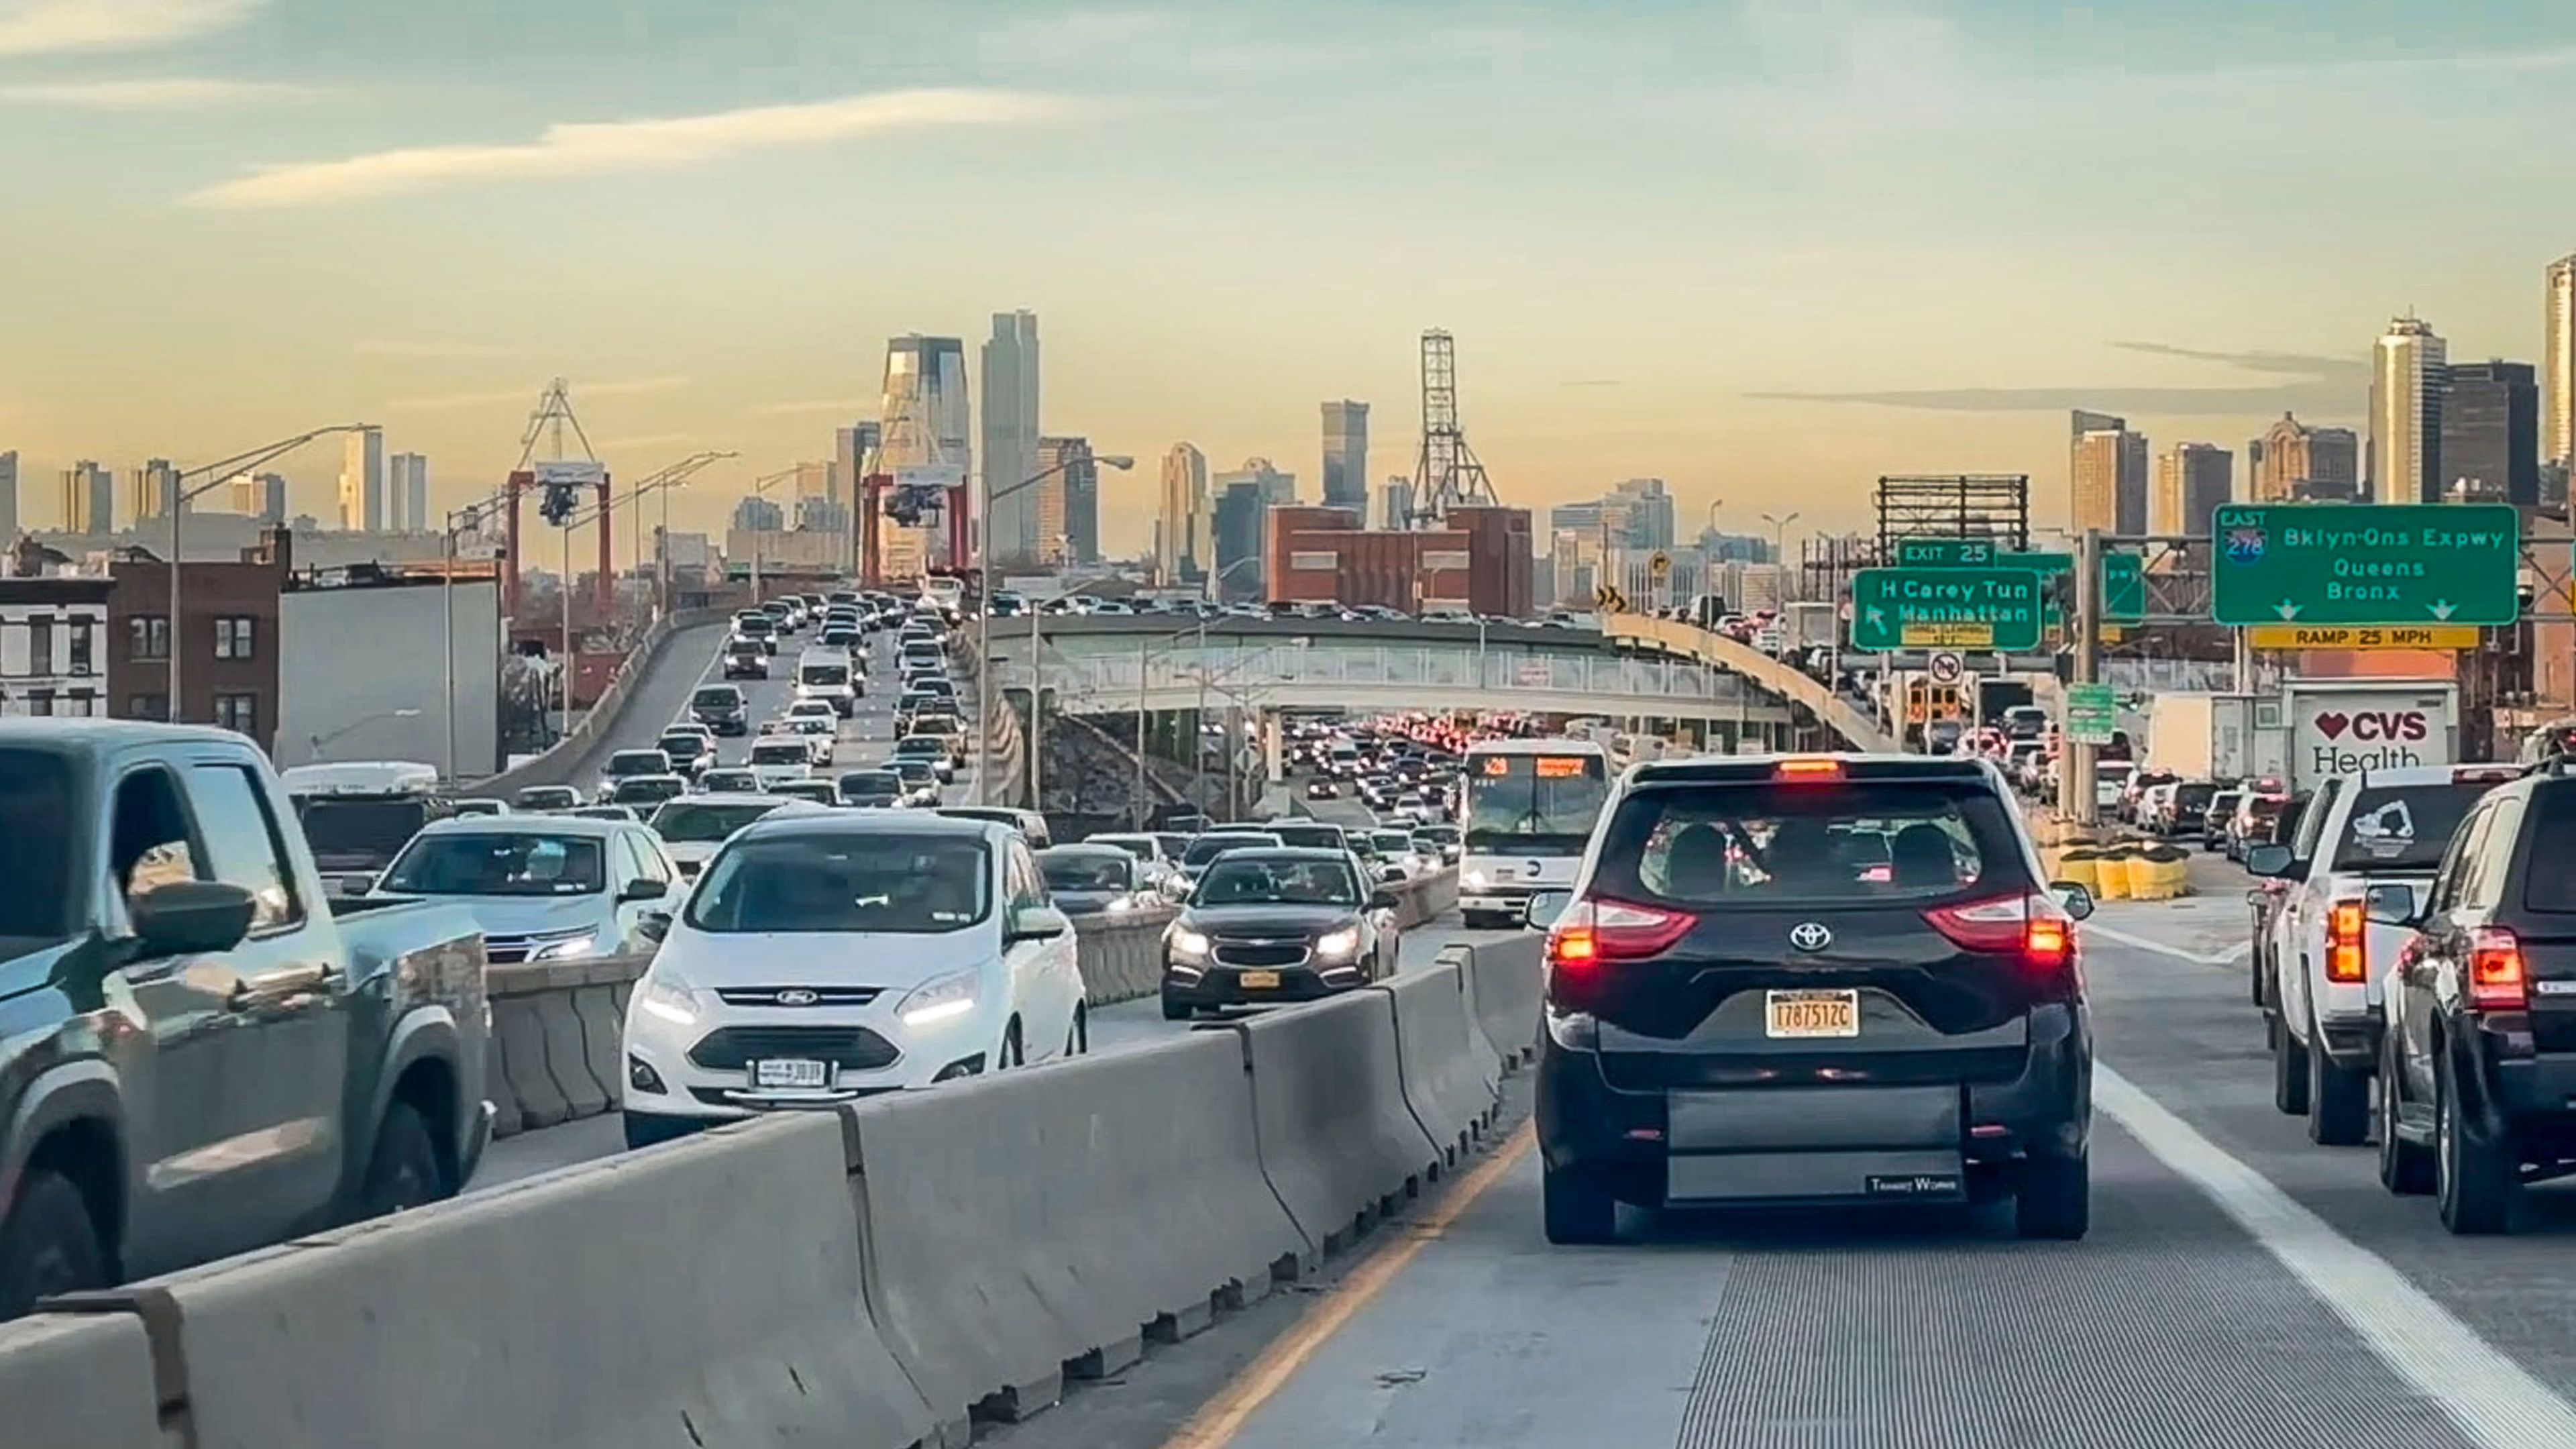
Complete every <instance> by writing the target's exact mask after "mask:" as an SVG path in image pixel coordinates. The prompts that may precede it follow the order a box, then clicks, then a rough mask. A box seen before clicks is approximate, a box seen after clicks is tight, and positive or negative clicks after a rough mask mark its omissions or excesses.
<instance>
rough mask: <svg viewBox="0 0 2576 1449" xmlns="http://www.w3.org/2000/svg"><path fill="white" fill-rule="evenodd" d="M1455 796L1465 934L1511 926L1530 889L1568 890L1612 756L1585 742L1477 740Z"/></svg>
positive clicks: (1606, 788) (1604, 795) (1606, 785)
mask: <svg viewBox="0 0 2576 1449" xmlns="http://www.w3.org/2000/svg"><path fill="white" fill-rule="evenodd" d="M1458 791H1459V797H1460V799H1459V806H1460V814H1459V824H1460V825H1461V826H1462V827H1464V832H1465V834H1464V841H1463V844H1464V849H1463V851H1462V852H1461V855H1460V859H1459V861H1458V909H1459V913H1460V914H1461V915H1463V916H1464V917H1465V918H1466V922H1467V925H1468V926H1470V927H1487V928H1496V929H1508V928H1510V927H1514V926H1517V925H1519V924H1520V922H1521V916H1522V913H1523V912H1524V911H1525V910H1526V909H1527V908H1528V905H1529V898H1530V893H1531V892H1532V891H1537V890H1547V889H1569V888H1571V887H1572V886H1573V884H1574V870H1575V867H1576V866H1577V865H1579V864H1581V863H1582V860H1583V851H1584V847H1585V846H1587V845H1589V844H1591V842H1592V827H1593V826H1594V825H1595V824H1597V823H1599V821H1600V819H1601V806H1602V803H1603V802H1604V801H1605V800H1607V799H1608V798H1609V795H1610V752H1609V751H1607V750H1605V749H1603V748H1602V747H1601V746H1600V745H1599V744H1597V743H1595V742H1593V741H1591V740H1571V739H1497V740H1480V741H1478V742H1476V743H1474V744H1472V745H1469V746H1468V747H1467V761H1466V770H1465V772H1464V773H1463V774H1462V775H1461V776H1460V777H1459V782H1458Z"/></svg>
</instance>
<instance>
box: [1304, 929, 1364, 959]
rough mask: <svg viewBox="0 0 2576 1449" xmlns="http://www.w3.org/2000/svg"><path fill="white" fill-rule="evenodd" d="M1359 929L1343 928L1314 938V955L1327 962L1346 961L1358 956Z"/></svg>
mask: <svg viewBox="0 0 2576 1449" xmlns="http://www.w3.org/2000/svg"><path fill="white" fill-rule="evenodd" d="M1359 949H1360V928H1359V927H1357V926H1344V927H1342V928H1341V929H1340V930H1338V931H1327V932H1326V933H1324V934H1323V935H1321V936H1318V937H1316V938H1315V954H1316V955H1317V956H1319V957H1321V958H1323V959H1324V960H1327V961H1347V960H1349V959H1350V958H1351V957H1353V956H1355V955H1357V954H1359Z"/></svg>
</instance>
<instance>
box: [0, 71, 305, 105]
mask: <svg viewBox="0 0 2576 1449" xmlns="http://www.w3.org/2000/svg"><path fill="white" fill-rule="evenodd" d="M313 94H314V93H313V92H312V91H310V90H308V89H306V88H305V87H303V86H290V85H273V84H270V83H268V82H265V81H230V80H211V79H205V78H202V77H196V76H161V77H155V78H152V79H139V80H95V81H53V82H47V83H40V84H33V85H12V86H0V101H10V102H14V103H16V104H18V105H26V106H67V107H71V108H73V109H75V110H85V111H210V110H215V109H217V108H219V107H224V106H250V105H263V104H268V103H272V102H278V101H298V100H304V99H306V98H308V97H310V96H312V95H313Z"/></svg>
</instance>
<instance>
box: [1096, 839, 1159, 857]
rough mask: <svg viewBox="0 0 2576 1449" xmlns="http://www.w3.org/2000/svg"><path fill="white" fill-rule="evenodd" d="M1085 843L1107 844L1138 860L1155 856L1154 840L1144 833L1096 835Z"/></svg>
mask: <svg viewBox="0 0 2576 1449" xmlns="http://www.w3.org/2000/svg"><path fill="white" fill-rule="evenodd" d="M1083 844H1085V845H1106V846H1111V847H1113V848H1115V849H1118V850H1123V851H1125V852H1127V853H1128V854H1129V855H1131V856H1133V857H1135V858H1136V859H1138V860H1152V859H1153V858H1154V842H1153V841H1152V840H1151V839H1149V838H1148V837H1145V836H1142V835H1095V836H1093V837H1091V838H1090V839H1089V840H1086V841H1084V842H1083Z"/></svg>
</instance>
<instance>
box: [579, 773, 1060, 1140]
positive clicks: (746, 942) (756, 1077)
mask: <svg viewBox="0 0 2576 1449" xmlns="http://www.w3.org/2000/svg"><path fill="white" fill-rule="evenodd" d="M662 930H663V932H664V937H663V941H662V947H661V951H660V952H659V954H657V955H656V956H655V957H654V959H653V965H652V969H651V970H649V971H648V972H646V973H645V975H644V977H643V979H642V980H640V981H638V982H636V984H635V992H634V997H633V999H632V1001H631V1002H630V1003H629V1005H628V1008H627V1013H626V1029H625V1056H626V1078H627V1080H626V1105H625V1115H626V1140H627V1142H628V1144H629V1145H630V1146H642V1145H644V1144H646V1143H650V1142H658V1141H663V1140H666V1139H669V1138H672V1137H675V1136H679V1135H681V1134H683V1133H686V1132H689V1131H692V1130H695V1129H697V1128H701V1127H707V1126H711V1125H714V1124H716V1123H720V1122H727V1121H734V1120H738V1119H741V1118H744V1117H749V1116H752V1115H754V1114H756V1113H760V1112H764V1111H774V1110H781V1109H794V1108H800V1107H814V1106H820V1105H825V1104H828V1103H833V1102H844V1101H849V1100H851V1099H853V1098H857V1097H863V1096H868V1095H871V1094H874V1093H878V1092H885V1091H894V1090H899V1089H904V1088H917V1087H927V1086H931V1085H933V1084H935V1083H938V1082H944V1081H950V1080H954V1079H956V1078H960V1077H971V1076H976V1075H979V1074H981V1073H984V1072H989V1071H996V1070H1005V1069H1008V1068H1012V1067H1017V1066H1021V1065H1024V1064H1026V1063H1030V1062H1037V1061H1045V1060H1048V1059H1051V1058H1055V1057H1059V1056H1064V1055H1069V1054H1076V1053H1080V1052H1082V1051H1084V1050H1086V1049H1087V1048H1088V1046H1089V1042H1090V1026H1089V1011H1088V1008H1087V1005H1086V1001H1085V996H1084V991H1083V983H1082V968H1081V962H1080V960H1079V959H1078V956H1077V948H1076V941H1075V937H1074V931H1073V925H1072V922H1071V921H1070V920H1069V919H1068V918H1067V917H1066V916H1065V914H1064V913H1063V912H1062V911H1060V910H1057V909H1056V908H1055V906H1054V905H1053V904H1052V903H1051V902H1050V901H1049V899H1048V896H1047V890H1046V884H1045V879H1044V877H1043V876H1042V875H1041V874H1040V873H1039V871H1038V867H1037V863H1036V861H1035V860H1034V858H1033V857H1032V856H1031V853H1030V851H1029V847H1028V843H1027V842H1026V841H1024V840H1022V839H1021V838H1020V837H1019V836H1018V834H1017V833H1016V832H1014V831H1012V830H1010V829H1008V828H1006V827H1004V826H1001V825H996V824H992V823H990V822H987V821H981V820H954V819H949V818H946V817H943V816H937V815H930V814H923V813H913V812H908V811H907V812H895V811H872V810H869V811H861V810H850V811H826V812H823V813H822V814H819V815H814V814H789V813H786V812H781V813H780V814H778V815H775V816H772V817H769V818H767V819H764V820H760V821H757V822H755V823H753V824H751V825H749V826H746V827H744V828H743V829H742V830H741V831H739V832H737V833H736V834H735V835H733V836H732V837H731V838H730V839H728V840H727V841H726V842H725V844H724V848H723V849H722V850H720V851H718V852H717V854H716V857H715V859H714V860H712V861H710V862H709V863H708V864H707V865H706V866H705V868H704V869H703V870H702V871H701V872H700V873H699V877H698V882H697V887H696V889H695V890H694V891H692V892H691V893H690V895H689V899H688V905H687V907H686V908H685V909H684V910H682V911H681V912H680V913H678V914H677V915H676V916H674V917H672V918H671V919H670V920H669V921H668V922H667V923H665V924H663V926H662Z"/></svg>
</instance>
